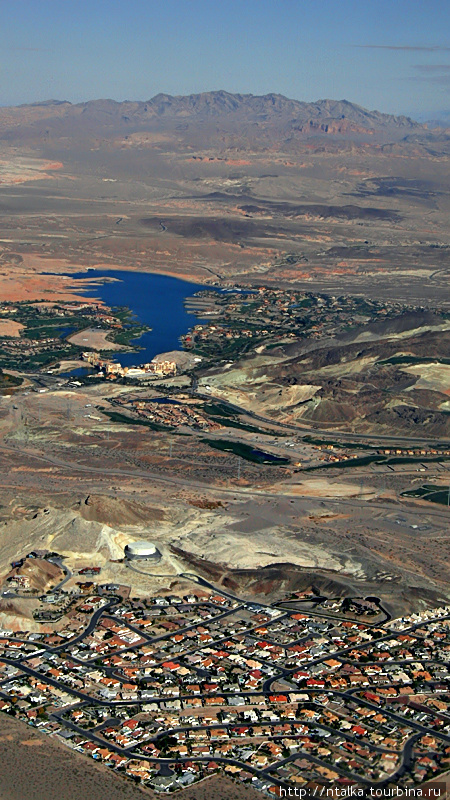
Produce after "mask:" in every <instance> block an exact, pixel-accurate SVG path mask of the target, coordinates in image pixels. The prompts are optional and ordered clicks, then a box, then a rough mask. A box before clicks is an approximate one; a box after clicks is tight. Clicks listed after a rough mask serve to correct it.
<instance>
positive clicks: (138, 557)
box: [125, 541, 161, 561]
mask: <svg viewBox="0 0 450 800" xmlns="http://www.w3.org/2000/svg"><path fill="white" fill-rule="evenodd" d="M125 558H127V559H128V560H129V561H159V559H160V558H161V553H160V552H159V550H158V548H157V547H155V545H154V544H153V542H144V541H139V542H130V543H129V544H127V545H126V546H125Z"/></svg>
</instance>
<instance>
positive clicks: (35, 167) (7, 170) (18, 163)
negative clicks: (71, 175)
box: [0, 157, 63, 186]
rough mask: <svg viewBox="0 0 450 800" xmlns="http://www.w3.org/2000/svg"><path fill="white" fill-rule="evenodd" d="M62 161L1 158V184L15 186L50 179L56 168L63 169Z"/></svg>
mask: <svg viewBox="0 0 450 800" xmlns="http://www.w3.org/2000/svg"><path fill="white" fill-rule="evenodd" d="M62 167H63V165H62V164H61V162H60V161H46V160H44V159H41V158H22V157H16V158H14V157H13V158H11V157H9V158H6V159H3V158H2V159H1V160H0V184H1V185H3V186H15V185H16V184H19V183H26V182H27V181H39V180H44V179H46V180H49V179H51V178H53V175H51V174H49V173H51V172H53V171H54V170H60V169H62Z"/></svg>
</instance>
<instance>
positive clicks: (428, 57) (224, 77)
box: [0, 0, 450, 113]
mask: <svg viewBox="0 0 450 800" xmlns="http://www.w3.org/2000/svg"><path fill="white" fill-rule="evenodd" d="M0 31H1V53H0V70H1V71H0V104H2V105H15V104H18V103H29V102H34V101H37V100H46V99H49V98H52V99H60V100H62V99H66V100H70V101H72V102H80V101H83V100H90V99H94V98H99V97H111V98H113V99H116V100H124V99H133V100H135V99H140V100H148V99H149V98H150V97H152V96H153V95H155V94H157V93H158V92H168V93H169V94H189V93H192V92H202V91H208V90H212V89H226V90H228V91H230V92H242V93H247V92H251V93H253V94H264V93H267V92H279V93H281V94H285V95H287V96H289V97H294V98H296V99H299V100H317V99H319V98H325V97H330V98H333V99H344V98H345V99H347V100H351V101H353V102H356V103H360V104H361V105H364V106H366V107H368V108H371V109H373V108H378V109H379V110H381V111H389V112H392V113H402V112H417V113H420V112H425V113H428V112H433V111H437V110H441V109H448V108H450V100H449V91H450V0H423V1H422V0H247V1H246V2H245V0H239V2H238V1H237V0H236V1H235V0H157V1H156V0H127V2H125V0H0Z"/></svg>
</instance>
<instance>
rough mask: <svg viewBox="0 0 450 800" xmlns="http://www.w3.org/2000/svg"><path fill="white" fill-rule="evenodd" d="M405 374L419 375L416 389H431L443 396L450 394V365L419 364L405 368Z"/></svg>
mask: <svg viewBox="0 0 450 800" xmlns="http://www.w3.org/2000/svg"><path fill="white" fill-rule="evenodd" d="M403 370H404V372H409V373H411V375H419V376H420V377H419V380H418V381H417V383H416V384H415V386H414V388H415V389H430V390H431V391H435V392H442V393H443V394H450V365H449V364H417V365H414V366H411V367H403Z"/></svg>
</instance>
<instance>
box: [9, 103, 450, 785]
mask: <svg viewBox="0 0 450 800" xmlns="http://www.w3.org/2000/svg"><path fill="white" fill-rule="evenodd" d="M449 141H450V136H449V132H448V131H446V130H443V129H439V130H434V129H428V128H426V126H423V125H419V124H418V123H416V122H414V121H413V120H410V119H409V118H407V117H393V116H389V115H385V114H381V113H379V112H369V111H366V110H365V109H361V108H360V107H359V106H355V105H353V104H351V103H346V102H345V101H342V102H334V101H319V102H317V103H299V102H297V101H291V100H288V99H287V98H284V97H281V96H278V95H269V96H265V97H262V98H258V97H253V96H252V95H245V96H244V95H230V94H228V93H226V92H212V93H206V94H204V95H198V96H190V97H170V96H168V95H158V96H157V97H156V98H153V99H152V100H150V101H148V102H147V103H143V102H142V103H141V102H136V103H131V102H129V103H114V102H113V101H107V100H105V101H95V102H89V103H82V104H78V105H72V104H70V103H57V102H49V103H44V104H36V105H29V106H22V107H19V108H2V109H0V208H1V211H2V223H3V224H2V238H1V239H0V311H1V317H0V350H1V352H0V545H1V547H0V578H1V580H2V587H1V591H2V594H1V596H0V628H1V629H2V630H3V631H9V632H10V634H9V635H10V636H11V637H12V638H13V639H17V638H19V640H20V637H21V636H22V635H24V634H25V632H26V634H27V635H29V634H36V635H38V636H39V635H41V634H42V635H43V636H44V635H45V636H49V637H52V636H53V635H54V636H55V637H58V635H59V633H60V632H62V631H64V630H65V628H66V626H67V625H69V626H70V625H71V624H72V622H73V619H72V617H71V616H70V613H69V611H68V609H69V606H70V602H72V599H73V596H77V597H78V596H79V594H80V593H81V592H83V591H84V588H83V580H84V579H83V578H80V575H81V576H83V575H85V574H86V573H85V572H84V570H86V569H87V570H88V572H87V576H88V577H87V580H88V585H90V586H91V589H90V591H91V590H92V591H94V589H95V588H96V587H97V585H100V584H102V586H105V587H108V586H109V587H111V586H112V587H115V588H113V589H105V590H104V591H105V592H106V591H109V592H118V591H119V589H120V593H121V597H122V599H124V602H125V601H126V602H131V603H136V604H139V603H142V604H145V603H146V602H150V599H151V598H153V597H155V596H159V595H161V596H163V597H166V596H174V597H176V598H178V599H179V602H180V603H181V602H182V598H185V597H186V596H188V595H189V593H190V592H192V591H193V586H194V584H195V585H196V586H204V587H207V589H208V591H209V592H219V593H220V592H223V593H224V596H225V597H232V598H233V600H234V601H236V602H237V603H239V604H240V607H241V606H242V607H243V608H245V609H246V612H245V613H247V610H249V609H250V611H251V610H253V612H254V611H255V608H258V605H257V604H259V603H260V604H262V605H264V604H265V606H264V607H267V604H270V605H272V604H275V605H276V604H280V603H284V602H285V598H286V597H291V596H292V595H295V593H297V594H298V595H301V596H302V597H303V595H302V593H306V595H305V596H307V597H308V596H309V595H308V592H310V593H311V592H312V594H313V595H314V597H316V598H320V601H322V600H325V598H328V599H329V602H332V601H333V602H335V603H338V604H339V603H342V602H343V601H344V599H347V600H348V601H349V602H350V600H351V599H352V598H354V597H357V598H363V599H367V600H368V601H369V603H371V602H375V601H376V603H377V604H379V608H382V609H383V614H384V615H385V620H390V618H391V617H393V618H396V617H399V616H404V615H411V614H415V613H417V614H422V613H423V614H425V613H428V612H430V613H431V610H432V609H436V608H438V609H439V608H442V607H444V606H446V604H447V603H448V602H449V598H450V589H449V584H448V566H447V565H448V563H449V559H450V552H449V538H450V535H449V528H448V513H449V511H448V502H447V494H446V493H447V492H448V486H449V482H450V417H449V409H450V361H449V330H450V309H449V298H450V293H449V276H450V262H449V248H450V239H449V230H448V213H449V209H450V206H449V189H448V186H449V183H448V178H449V175H448V152H449ZM101 270H108V271H111V272H112V273H114V272H115V271H119V270H120V271H125V272H126V271H128V272H130V271H133V272H145V273H150V274H151V273H161V274H164V275H170V276H173V277H177V278H180V279H183V280H186V281H189V282H191V283H196V284H201V286H202V287H203V289H204V291H203V292H201V293H200V294H199V293H198V292H196V295H195V297H193V298H190V299H189V301H187V302H186V307H187V308H188V310H189V309H190V310H195V311H196V313H197V314H198V313H199V309H200V310H201V312H202V314H203V315H204V317H203V318H202V319H201V320H200V322H198V320H197V321H196V324H195V325H194V324H193V326H192V329H191V330H189V331H187V330H186V332H185V334H184V335H183V336H182V337H181V341H180V350H181V347H182V346H183V347H184V348H185V350H186V352H185V353H182V354H181V355H180V354H178V355H176V353H175V356H174V353H173V351H171V352H168V353H164V354H162V356H159V358H160V360H161V359H163V360H164V359H165V360H166V361H167V360H168V359H169V360H170V361H171V363H172V359H173V363H174V366H173V370H172V373H173V374H172V373H170V374H167V375H166V376H161V375H160V376H159V377H155V376H152V377H151V378H150V377H149V375H148V374H145V375H144V378H142V380H138V379H137V378H136V379H133V377H132V376H131V377H130V376H128V377H127V373H126V372H123V371H122V372H121V373H120V372H118V371H117V369H116V367H117V361H119V362H120V354H121V352H125V351H127V352H130V351H131V350H132V348H130V346H129V345H130V337H131V334H132V327H133V325H134V326H139V325H140V324H141V323H142V320H136V319H135V318H133V317H132V316H131V315H130V311H133V309H131V310H130V309H123V308H121V307H117V308H113V309H111V308H108V307H107V306H105V304H104V302H103V301H102V300H101V297H100V295H101V292H100V290H99V297H93V296H92V292H89V296H86V295H85V294H84V292H85V291H86V290H87V289H90V290H92V288H93V287H94V288H95V287H96V286H97V287H98V285H99V284H98V282H96V277H95V273H96V271H101ZM79 273H82V277H80V275H79ZM75 275H77V276H76V277H74V276H75ZM197 289H198V287H196V290H197ZM212 289H214V292H215V294H214V293H213V292H212V291H208V290H212ZM216 290H218V291H216ZM220 290H222V291H223V294H220V293H219V292H220ZM167 313H168V314H170V308H168V312H167ZM150 324H151V323H150ZM167 349H169V348H167ZM84 351H88V352H90V353H91V354H92V360H91V361H90V362H89V365H90V366H89V369H88V370H86V365H87V361H86V358H85V355H86V354H85V353H84ZM113 359H116V361H114V360H113ZM139 362H140V359H139V356H138V351H137V350H136V364H138V363H139ZM171 369H172V368H171ZM73 370H75V371H73ZM80 370H81V371H80ZM85 371H87V372H88V374H87V375H86V374H85ZM141 377H142V376H141ZM137 541H146V542H151V543H154V545H155V546H156V548H157V551H158V561H157V563H156V562H155V563H154V564H152V565H150V566H149V565H148V564H146V565H145V566H144V567H142V568H141V567H140V565H139V564H138V565H136V564H133V563H131V562H130V561H129V560H127V558H125V557H124V553H125V547H126V546H127V545H130V544H132V543H134V542H137ZM30 553H33V554H34V555H32V556H31V557H30V558H28V555H29V554H30ZM36 553H37V555H36ZM49 553H54V554H56V555H53V556H49V555H48V554H49ZM39 554H41V555H39ZM42 554H44V555H42ZM49 559H50V560H49ZM52 559H53V560H52ZM55 559H56V560H55ZM19 562H20V564H19ZM18 564H19V566H18ZM96 575H101V579H98V580H97V578H95V577H94V578H92V576H96ZM11 581H12V583H11ZM11 586H15V587H16V588H15V590H14V591H12V590H11V589H10V588H9V587H11ZM21 587H25V589H23V591H22V588H21ZM80 587H81V588H80ZM117 587H119V589H118V588H117ZM102 591H103V590H102ZM53 595H55V596H56V601H55V599H54V597H53ZM48 596H50V598H51V599H50V600H48ZM69 600H70V602H69ZM63 601H64V602H63ZM66 601H67V607H66V606H65V605H64V603H66ZM54 602H56V603H57V608H58V609H59V608H60V613H59V612H58V613H57V612H56V611H55V612H52V608H53V605H52V604H53V603H54ZM111 602H112V601H111ZM114 602H115V601H114ZM289 602H291V601H289ZM301 602H304V598H303V599H302V601H301ZM47 604H48V605H47ZM58 604H60V605H58ZM255 604H256V605H255ZM50 606H51V607H50ZM60 606H61V607H60ZM49 608H50V610H48V609H49ZM306 608H309V606H306ZM272 610H273V609H272ZM250 611H249V612H248V613H250ZM95 613H96V612H95ZM276 613H278V612H276ZM380 613H381V612H380ZM94 616H95V615H94ZM100 616H101V615H100ZM92 619H94V617H92ZM96 619H99V617H98V618H96ZM88 627H89V625H88ZM57 647H59V645H56V649H55V652H56V651H57ZM50 648H52V645H50ZM5 659H6V660H5ZM5 659H4V663H5V664H7V665H9V666H11V664H12V659H10V658H9V655H7V656H6V657H5ZM8 659H9V660H8ZM10 662H11V663H10ZM107 669H108V670H109V669H112V667H110V666H108V667H107ZM286 674H287V673H286ZM108 675H109V672H108ZM278 678H280V676H278ZM285 678H286V675H285V676H284V678H283V679H281V678H280V681H279V683H277V681H274V685H275V686H276V687H277V691H278V690H280V691H281V690H282V691H284V690H285V689H286V685H287V686H288V688H289V686H290V687H291V688H292V683H291V684H289V683H288V684H286V683H283V681H284V680H285ZM5 680H6V679H5ZM269 683H270V682H269ZM268 685H269V684H268ZM270 686H271V684H270ZM270 686H269V688H270ZM280 687H281V689H280ZM267 691H268V690H267ZM0 694H1V693H0ZM2 696H3V695H2ZM84 702H85V699H83V703H84ZM3 717H4V715H3V714H2V715H0V737H1V739H2V742H4V746H5V753H6V756H5V757H6V758H7V760H8V763H10V764H11V768H10V769H11V772H13V771H14V769H15V766H14V765H15V764H16V763H17V761H18V760H19V761H20V760H21V759H22V758H23V757H24V756H23V752H24V751H26V752H28V749H27V748H29V749H30V750H33V753H35V754H36V769H37V770H38V772H39V775H40V776H41V777H39V780H38V783H39V786H41V787H43V792H44V793H45V791H44V787H47V786H49V787H50V786H51V785H52V783H51V782H52V781H53V780H54V777H55V776H54V775H52V774H51V770H50V769H49V763H48V762H49V758H50V751H51V750H52V748H53V747H55V748H57V749H58V756H57V758H58V763H59V764H61V765H62V764H63V763H64V764H65V761H64V759H66V760H67V773H66V774H67V775H69V774H70V775H72V774H73V775H74V776H75V778H74V780H75V779H76V780H77V781H78V780H79V779H80V777H79V776H80V770H81V769H83V767H80V766H79V765H78V761H79V760H80V763H81V757H79V756H78V755H77V754H76V753H73V754H72V753H69V751H68V750H64V755H61V754H60V753H59V750H62V745H61V744H59V743H57V742H56V741H54V738H55V737H53V736H51V737H50V738H49V741H51V742H52V743H51V746H50V750H47V748H45V753H44V748H43V747H42V746H41V741H42V739H41V738H40V736H39V734H37V733H35V732H34V731H28V730H27V729H24V728H23V727H22V726H20V727H18V726H19V723H18V722H16V721H15V720H12V719H7V722H6V723H3V722H2V719H3ZM216 722H217V720H216ZM24 731H25V732H24ZM46 744H48V743H47V742H46ZM82 763H83V765H84V763H85V762H84V760H83V762H82ZM61 769H63V767H61ZM64 769H65V767H64ZM83 773H84V769H83ZM280 774H281V773H280ZM8 780H9V779H8ZM23 781H24V782H25V783H24V785H27V786H28V784H29V781H30V779H29V777H27V775H26V774H25V773H24V776H23ZM71 781H72V778H70V779H68V782H69V783H70V782H71ZM83 781H84V784H83V785H84V786H85V789H83V793H87V794H89V797H92V798H93V800H94V798H96V797H97V796H100V788H99V787H101V796H102V797H103V796H104V795H105V792H107V793H108V796H110V797H111V798H114V800H115V798H116V797H117V798H119V797H124V798H126V797H130V798H132V797H133V798H134V797H138V796H143V797H144V796H152V797H154V796H155V795H154V793H153V792H151V790H149V789H148V788H145V792H144V790H142V791H141V789H139V788H138V787H136V786H134V785H132V784H131V783H130V782H129V781H128V782H127V781H125V780H123V781H119V780H118V779H117V778H116V776H115V775H114V776H112V775H110V773H109V770H107V769H106V767H104V766H101V765H92V764H91V762H89V769H87V770H86V772H85V773H84V774H83ZM109 781H110V782H111V787H110V788H109ZM240 786H241V788H239V787H236V784H234V783H232V782H231V781H229V780H228V778H222V777H219V776H217V775H216V776H214V777H212V778H208V779H207V780H206V781H201V782H200V783H199V784H198V785H196V786H194V787H190V788H187V789H184V790H183V797H186V798H190V797H192V798H193V800H194V798H196V799H197V800H200V798H202V797H203V796H205V797H210V796H211V793H212V792H214V793H215V794H217V796H218V797H222V796H223V797H227V798H232V797H233V796H234V795H235V796H236V797H238V796H239V797H247V796H248V797H249V798H251V797H253V796H255V797H256V796H260V795H257V794H256V793H255V792H254V791H253V789H252V788H250V786H247V785H246V786H245V787H244V786H242V784H241V785H240ZM2 791H3V792H4V794H3V795H2V797H3V796H4V797H5V800H16V798H17V799H18V797H19V796H20V792H21V791H22V786H21V784H20V783H17V782H10V784H8V783H4V784H3V785H2ZM52 791H53V789H52ZM64 791H66V794H64ZM71 791H72V790H71V789H70V787H69V786H67V787H63V790H62V794H61V797H62V798H63V800H66V798H67V800H72V797H73V798H75V796H77V797H78V796H79V795H74V794H73V793H72V794H71ZM35 796H36V798H37V800H40V797H41V795H39V794H36V795H35ZM42 796H44V794H42ZM46 796H48V793H47V794H46Z"/></svg>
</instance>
